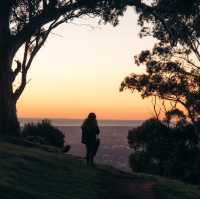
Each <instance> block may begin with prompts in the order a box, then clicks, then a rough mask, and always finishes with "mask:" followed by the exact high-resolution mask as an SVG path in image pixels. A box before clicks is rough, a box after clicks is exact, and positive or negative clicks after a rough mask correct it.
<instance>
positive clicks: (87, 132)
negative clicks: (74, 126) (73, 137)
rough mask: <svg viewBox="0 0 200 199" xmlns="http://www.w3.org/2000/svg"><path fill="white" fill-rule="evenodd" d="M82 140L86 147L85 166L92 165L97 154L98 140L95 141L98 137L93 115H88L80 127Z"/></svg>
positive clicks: (97, 128)
mask: <svg viewBox="0 0 200 199" xmlns="http://www.w3.org/2000/svg"><path fill="white" fill-rule="evenodd" d="M81 129H82V140H81V142H82V143H83V144H85V146H86V160H87V164H90V165H92V166H93V165H94V157H95V155H96V153H97V150H98V147H99V144H100V140H99V139H97V136H98V135H99V133H100V131H99V127H98V124H97V120H96V115H95V113H90V114H89V115H88V117H87V118H86V119H85V121H84V122H83V124H82V126H81Z"/></svg>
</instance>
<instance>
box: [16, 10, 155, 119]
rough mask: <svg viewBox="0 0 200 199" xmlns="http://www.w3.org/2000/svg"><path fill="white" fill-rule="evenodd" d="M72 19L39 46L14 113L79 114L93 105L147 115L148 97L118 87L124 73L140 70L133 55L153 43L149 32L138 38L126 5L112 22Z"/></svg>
mask: <svg viewBox="0 0 200 199" xmlns="http://www.w3.org/2000/svg"><path fill="white" fill-rule="evenodd" d="M74 23H76V24H79V25H76V24H64V25H63V26H61V27H60V28H59V29H56V30H55V31H54V34H51V36H50V38H49V39H48V41H47V42H46V44H45V46H44V47H43V48H42V49H41V51H40V52H39V54H38V56H37V57H36V59H35V61H34V62H33V64H32V68H31V70H30V72H29V78H28V79H30V81H29V83H28V85H27V88H26V89H25V91H24V93H23V95H22V97H21V99H20V101H19V102H18V116H19V117H40V118H44V117H48V118H83V117H85V116H86V115H87V113H88V112H91V111H94V112H96V113H97V115H98V118H101V119H145V118H148V117H151V116H152V114H153V111H152V107H151V104H150V102H149V101H148V100H142V99H141V97H140V96H139V95H138V94H137V93H131V92H130V91H126V92H122V93H120V92H119V86H120V83H121V81H122V80H123V79H124V77H125V76H127V75H129V74H130V73H132V72H142V71H143V69H142V68H138V67H137V66H136V65H135V64H134V59H133V56H134V55H135V54H137V53H139V52H140V51H141V50H143V49H148V48H151V47H152V45H153V43H154V41H153V39H152V38H145V39H140V38H139V36H138V33H139V27H138V26H137V16H136V14H135V13H134V11H133V10H132V9H129V10H128V12H127V13H126V16H125V17H124V18H123V19H122V20H121V22H120V25H119V26H117V27H115V28H113V27H112V26H111V25H109V24H108V25H101V26H98V25H97V24H98V20H95V21H94V20H93V21H92V20H89V21H88V20H87V21H86V20H80V21H77V22H74ZM80 24H82V25H80ZM85 24H90V25H92V26H95V28H94V29H93V28H91V27H89V26H86V25H85Z"/></svg>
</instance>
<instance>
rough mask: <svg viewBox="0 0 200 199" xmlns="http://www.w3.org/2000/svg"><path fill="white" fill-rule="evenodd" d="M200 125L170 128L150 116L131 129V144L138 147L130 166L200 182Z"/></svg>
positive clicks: (139, 169) (134, 168)
mask: <svg viewBox="0 0 200 199" xmlns="http://www.w3.org/2000/svg"><path fill="white" fill-rule="evenodd" d="M199 124H200V123H199V122H196V123H194V124H184V126H180V125H179V126H175V127H169V126H166V125H165V124H164V123H162V122H161V121H159V120H156V119H150V120H147V121H145V122H144V123H143V124H142V125H141V126H139V127H137V128H134V129H132V130H130V131H129V134H128V143H129V145H130V147H131V148H133V149H134V153H132V154H131V155H130V157H129V163H130V167H131V168H132V170H133V171H135V172H146V173H150V174H158V175H161V176H165V177H172V178H177V179H180V180H182V181H187V182H190V183H194V184H200V171H199V168H200V148H199V146H200V145H199V144H200V142H199V133H198V132H199Z"/></svg>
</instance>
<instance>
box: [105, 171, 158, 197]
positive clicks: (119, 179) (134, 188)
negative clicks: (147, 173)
mask: <svg viewBox="0 0 200 199" xmlns="http://www.w3.org/2000/svg"><path fill="white" fill-rule="evenodd" d="M112 175H113V179H112V181H111V184H110V193H109V197H108V198H110V199H156V197H155V194H154V192H153V190H152V188H153V187H154V186H155V185H156V184H157V182H156V180H153V179H143V178H142V177H141V178H138V177H136V176H134V175H131V174H128V173H124V172H120V171H119V170H115V171H113V172H112Z"/></svg>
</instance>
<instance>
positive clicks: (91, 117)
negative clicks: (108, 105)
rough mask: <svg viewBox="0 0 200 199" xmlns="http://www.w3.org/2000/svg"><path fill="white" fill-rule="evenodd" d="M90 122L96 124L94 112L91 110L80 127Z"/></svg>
mask: <svg viewBox="0 0 200 199" xmlns="http://www.w3.org/2000/svg"><path fill="white" fill-rule="evenodd" d="M90 124H95V125H98V124H97V120H96V114H95V113H93V112H91V113H89V115H88V117H87V118H86V119H85V120H84V122H83V124H82V127H84V126H86V125H90Z"/></svg>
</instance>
